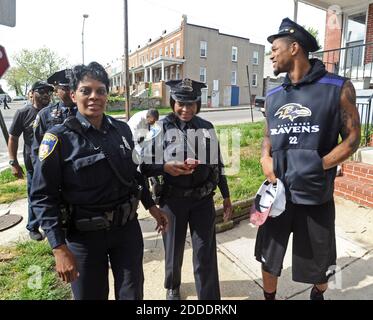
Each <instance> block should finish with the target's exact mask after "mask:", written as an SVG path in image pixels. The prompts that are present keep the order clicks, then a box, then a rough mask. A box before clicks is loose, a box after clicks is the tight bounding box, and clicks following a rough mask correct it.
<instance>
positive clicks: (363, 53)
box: [310, 42, 373, 81]
mask: <svg viewBox="0 0 373 320" xmlns="http://www.w3.org/2000/svg"><path fill="white" fill-rule="evenodd" d="M310 57H311V58H318V59H320V60H322V61H323V62H324V64H325V67H326V69H327V70H328V71H329V72H331V73H335V74H338V75H340V76H343V77H347V78H350V79H351V80H363V79H368V81H370V78H371V77H372V72H373V42H372V43H366V44H358V45H349V46H347V47H344V48H338V49H332V50H325V51H319V52H314V53H311V54H310Z"/></svg>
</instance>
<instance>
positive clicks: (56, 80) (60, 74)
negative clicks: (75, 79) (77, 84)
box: [47, 69, 71, 86]
mask: <svg viewBox="0 0 373 320" xmlns="http://www.w3.org/2000/svg"><path fill="white" fill-rule="evenodd" d="M70 74H71V69H64V70H60V71H57V72H55V73H53V74H52V75H51V76H50V77H49V78H48V79H47V81H48V83H50V84H53V85H55V86H56V85H60V86H68V85H69V82H70Z"/></svg>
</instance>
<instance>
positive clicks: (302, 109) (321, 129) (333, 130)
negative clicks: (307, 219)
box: [266, 59, 346, 205]
mask: <svg viewBox="0 0 373 320" xmlns="http://www.w3.org/2000/svg"><path fill="white" fill-rule="evenodd" d="M310 62H311V70H310V71H309V73H308V74H307V75H306V76H305V77H304V78H303V79H302V80H301V81H300V82H298V83H297V84H292V83H291V81H290V79H289V77H288V76H287V77H286V79H285V82H284V83H283V85H282V86H280V87H277V88H275V89H273V90H271V91H270V92H268V94H267V97H266V115H267V121H268V130H269V135H270V140H271V146H272V150H271V151H272V157H273V169H274V173H275V175H276V177H278V178H279V179H280V180H281V181H282V182H283V183H284V185H285V189H286V194H287V199H288V200H290V201H291V202H293V203H296V204H304V205H318V204H322V203H325V202H327V201H329V200H330V199H332V197H333V191H334V179H335V175H336V168H331V169H328V170H324V169H323V165H322V158H323V157H324V156H325V155H326V154H328V153H329V152H330V151H331V150H332V149H333V148H334V147H335V146H337V144H338V136H339V133H340V131H341V121H340V100H341V92H342V87H343V85H344V83H345V81H346V79H345V78H342V77H339V76H337V75H334V74H331V73H328V72H327V71H326V70H325V67H324V65H323V63H322V62H321V61H320V60H317V59H312V60H310Z"/></svg>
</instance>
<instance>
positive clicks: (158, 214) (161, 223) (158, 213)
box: [149, 206, 168, 233]
mask: <svg viewBox="0 0 373 320" xmlns="http://www.w3.org/2000/svg"><path fill="white" fill-rule="evenodd" d="M149 212H150V214H151V215H152V216H153V218H154V219H155V220H156V221H157V226H156V227H155V230H157V231H158V233H159V232H162V233H163V232H166V231H167V227H168V218H167V215H166V214H165V213H164V212H163V211H162V210H161V209H159V208H158V207H157V206H152V207H150V208H149Z"/></svg>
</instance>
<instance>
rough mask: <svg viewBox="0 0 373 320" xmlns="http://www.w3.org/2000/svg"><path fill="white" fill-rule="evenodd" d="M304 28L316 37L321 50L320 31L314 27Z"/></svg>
mask: <svg viewBox="0 0 373 320" xmlns="http://www.w3.org/2000/svg"><path fill="white" fill-rule="evenodd" d="M303 28H304V29H306V30H307V31H308V32H309V33H310V34H312V35H313V36H314V37H315V39H316V41H317V43H318V44H319V46H320V49H321V48H322V46H321V45H320V39H319V30H317V29H315V28H313V27H308V28H307V27H306V26H303Z"/></svg>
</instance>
